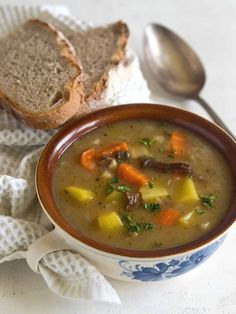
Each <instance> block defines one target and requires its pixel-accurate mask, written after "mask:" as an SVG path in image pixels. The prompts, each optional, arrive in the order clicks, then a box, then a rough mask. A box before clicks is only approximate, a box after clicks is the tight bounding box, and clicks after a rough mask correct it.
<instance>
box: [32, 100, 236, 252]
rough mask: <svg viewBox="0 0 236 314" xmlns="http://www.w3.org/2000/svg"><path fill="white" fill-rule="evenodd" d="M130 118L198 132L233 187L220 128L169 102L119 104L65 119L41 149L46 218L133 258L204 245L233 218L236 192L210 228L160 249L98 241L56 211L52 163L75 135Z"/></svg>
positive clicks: (227, 143)
mask: <svg viewBox="0 0 236 314" xmlns="http://www.w3.org/2000/svg"><path fill="white" fill-rule="evenodd" d="M132 119H134V120H137V119H141V120H147V119H151V120H158V121H167V122H170V123H174V124H177V125H180V126H182V127H184V128H187V129H189V130H190V131H192V132H196V133H198V134H199V135H201V136H202V137H204V138H205V139H207V140H208V141H210V142H211V143H213V145H215V146H216V147H217V148H218V149H219V150H220V151H221V152H222V153H223V155H224V157H225V158H226V160H227V161H228V163H229V166H230V168H231V171H232V177H233V185H234V190H235V187H236V162H235V158H234V156H236V143H235V141H234V140H233V139H232V138H231V137H230V136H229V135H228V134H227V133H226V132H225V131H224V130H223V129H221V128H220V127H218V126H217V125H215V124H213V123H212V122H210V121H208V120H206V119H204V118H202V117H200V116H198V115H196V114H194V113H191V112H189V111H186V110H183V109H179V108H176V107H172V106H167V105H159V104H149V103H148V104H146V103H136V104H126V105H119V106H115V107H108V108H105V109H101V110H98V111H95V112H93V113H90V114H88V115H86V116H83V117H80V118H78V119H77V120H73V121H71V122H69V123H67V124H66V125H65V126H64V127H63V128H62V129H61V130H59V131H58V132H57V133H56V134H55V135H54V136H53V137H52V139H51V140H50V141H49V142H48V144H47V145H46V146H45V148H44V149H43V151H42V153H41V155H40V158H39V161H38V165H37V169H36V190H37V194H38V198H39V200H40V203H41V205H42V207H43V209H44V210H45V212H46V214H47V215H48V216H49V218H50V219H51V220H52V221H53V222H54V223H55V224H56V225H57V226H59V227H60V228H61V229H63V230H64V232H66V233H67V234H69V235H70V236H71V237H72V238H74V239H76V240H79V241H81V242H82V243H84V244H86V245H88V246H90V247H92V248H95V249H97V250H99V251H102V252H107V253H110V254H115V255H119V256H125V257H135V258H151V257H163V256H170V255H176V254H181V253H186V252H188V251H190V250H194V249H197V248H200V247H202V246H205V245H207V244H208V243H210V242H212V241H214V240H216V239H217V238H218V237H220V236H221V235H223V234H224V233H225V232H226V231H227V229H228V228H229V227H230V226H231V225H232V224H233V223H234V221H235V219H236V195H235V196H233V199H232V202H231V205H230V208H229V209H228V211H227V214H226V216H225V217H224V219H223V220H222V221H221V222H220V224H219V225H218V226H217V227H216V228H214V229H213V230H212V231H210V232H209V233H207V234H206V235H204V236H203V237H201V238H199V239H197V240H195V241H192V242H190V243H187V244H184V245H181V246H177V247H174V248H169V249H161V250H160V249H159V250H158V249H157V250H130V249H122V248H117V247H112V246H109V245H107V244H103V243H100V242H98V241H96V240H93V239H91V238H89V237H88V236H86V235H84V234H82V233H80V232H79V231H77V230H75V229H74V228H73V227H72V226H71V225H70V224H69V223H68V222H67V221H66V220H65V218H63V216H62V215H61V214H60V213H59V211H58V210H57V207H56V204H55V203H54V201H53V197H52V189H51V179H52V171H53V167H54V165H55V163H56V161H57V160H58V158H59V157H60V156H61V154H62V153H63V152H64V151H65V150H66V148H67V147H68V146H70V145H71V144H72V143H73V142H74V141H75V140H76V139H78V138H79V137H81V136H83V135H84V134H86V133H88V132H91V131H92V130H94V129H96V128H98V127H101V126H103V125H105V124H109V123H115V122H118V121H121V120H122V121H123V120H132ZM48 183H50V184H48Z"/></svg>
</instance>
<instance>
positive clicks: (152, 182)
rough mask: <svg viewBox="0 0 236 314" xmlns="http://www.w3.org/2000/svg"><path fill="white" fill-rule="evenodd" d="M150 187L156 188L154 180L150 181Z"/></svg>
mask: <svg viewBox="0 0 236 314" xmlns="http://www.w3.org/2000/svg"><path fill="white" fill-rule="evenodd" d="M148 187H149V189H153V188H154V180H151V181H150V182H149V183H148Z"/></svg>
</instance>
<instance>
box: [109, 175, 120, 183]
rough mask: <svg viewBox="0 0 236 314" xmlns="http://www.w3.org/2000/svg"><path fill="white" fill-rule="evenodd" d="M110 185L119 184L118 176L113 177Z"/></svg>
mask: <svg viewBox="0 0 236 314" xmlns="http://www.w3.org/2000/svg"><path fill="white" fill-rule="evenodd" d="M111 182H112V183H119V178H118V176H114V177H113V178H112V180H111Z"/></svg>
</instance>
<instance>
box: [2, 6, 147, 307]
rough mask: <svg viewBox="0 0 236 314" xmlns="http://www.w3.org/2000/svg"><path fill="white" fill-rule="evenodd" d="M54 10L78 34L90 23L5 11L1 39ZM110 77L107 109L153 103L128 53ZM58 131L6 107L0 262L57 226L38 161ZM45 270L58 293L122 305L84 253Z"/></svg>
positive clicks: (54, 256) (43, 264) (59, 256)
mask: <svg viewBox="0 0 236 314" xmlns="http://www.w3.org/2000/svg"><path fill="white" fill-rule="evenodd" d="M45 10H48V11H49V12H50V13H51V14H53V15H54V16H55V17H57V18H58V19H60V20H61V21H63V22H64V23H66V24H67V25H68V26H70V27H72V28H73V29H75V30H81V29H86V28H87V27H89V26H88V24H86V23H85V22H81V21H77V20H75V19H73V18H72V17H71V16H70V15H69V12H68V10H67V9H66V8H65V7H60V6H59V7H58V6H55V7H54V6H43V7H24V6H14V7H9V6H7V7H0V36H1V35H4V34H6V33H7V32H8V31H10V30H12V29H13V28H14V27H16V26H17V25H18V24H20V23H22V22H24V21H25V20H26V19H28V18H31V17H38V16H40V14H41V13H42V12H43V11H45ZM127 62H128V64H129V66H125V67H124V66H123V65H120V66H119V67H118V69H117V70H113V71H112V72H111V73H110V77H109V82H108V88H107V90H106V91H105V92H104V94H103V97H102V99H101V100H100V102H101V106H102V105H103V104H105V103H106V104H107V103H108V104H110V105H111V106H112V105H117V104H121V103H132V102H137V101H138V102H145V101H146V102H147V101H148V100H149V90H148V88H147V84H146V82H145V80H144V78H143V76H142V73H141V71H140V68H139V62H138V60H137V58H136V56H135V55H134V53H133V52H132V51H130V50H129V49H128V51H127V56H126V63H127ZM54 133H55V130H51V131H42V130H33V129H30V128H28V127H26V126H24V125H23V124H22V123H21V122H19V121H17V120H16V119H15V118H14V117H13V116H12V115H11V114H9V113H7V112H6V111H5V110H4V109H1V108H0V263H2V262H5V261H10V260H13V259H17V258H25V257H26V251H27V250H28V248H29V247H30V245H31V244H32V243H34V241H36V240H37V239H38V238H40V237H41V236H43V235H45V234H46V233H47V232H49V231H50V230H51V229H52V228H53V226H52V225H51V223H50V222H49V221H48V219H47V218H46V216H45V215H44V213H43V211H42V209H41V208H40V205H39V203H38V201H37V197H36V191H35V186H34V173H35V166H36V162H37V159H38V156H39V154H40V152H41V150H42V148H43V146H44V145H45V144H46V143H47V141H48V140H49V139H50V138H51V136H52V135H53V134H54ZM38 266H39V271H40V273H41V275H42V277H43V278H44V280H45V281H46V283H47V285H48V287H49V288H50V289H51V290H53V291H54V292H55V293H56V294H58V295H60V296H63V297H69V298H75V299H79V298H82V299H92V300H100V301H106V302H114V303H119V302H120V300H119V297H118V295H117V293H116V291H115V290H114V289H113V288H112V286H111V285H110V283H109V282H108V281H107V280H106V279H105V278H104V277H103V275H102V274H100V273H99V272H98V270H97V269H96V268H95V267H94V266H92V265H91V264H89V263H88V261H87V260H85V259H84V258H83V257H82V256H81V255H80V254H76V253H72V252H70V251H57V252H54V253H50V254H47V255H46V256H44V257H43V258H42V259H41V261H40V262H39V265H38Z"/></svg>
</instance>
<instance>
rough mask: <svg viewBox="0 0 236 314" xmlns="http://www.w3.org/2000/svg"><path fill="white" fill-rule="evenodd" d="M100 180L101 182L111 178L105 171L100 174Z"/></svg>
mask: <svg viewBox="0 0 236 314" xmlns="http://www.w3.org/2000/svg"><path fill="white" fill-rule="evenodd" d="M101 178H102V179H103V180H108V179H111V178H112V174H111V173H110V171H108V170H105V171H103V173H102V174H101Z"/></svg>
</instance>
